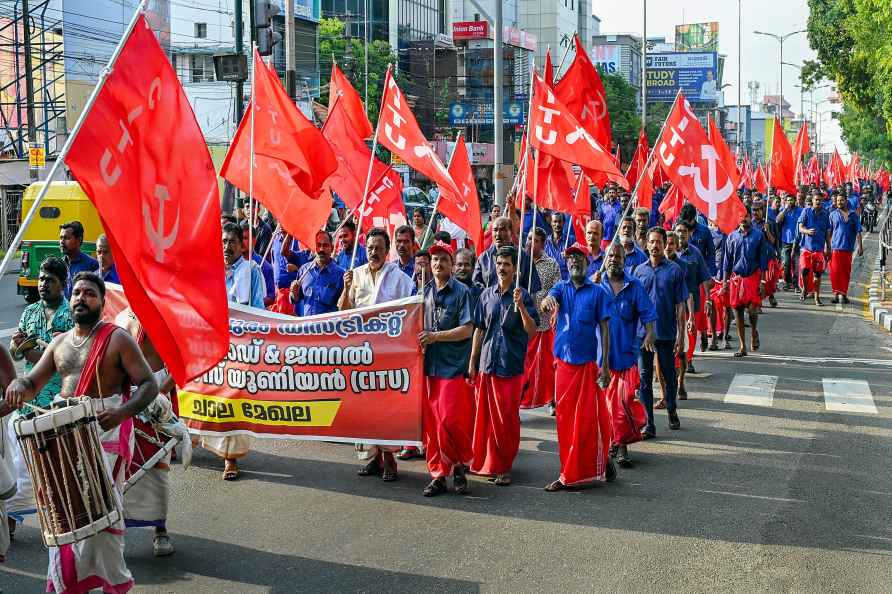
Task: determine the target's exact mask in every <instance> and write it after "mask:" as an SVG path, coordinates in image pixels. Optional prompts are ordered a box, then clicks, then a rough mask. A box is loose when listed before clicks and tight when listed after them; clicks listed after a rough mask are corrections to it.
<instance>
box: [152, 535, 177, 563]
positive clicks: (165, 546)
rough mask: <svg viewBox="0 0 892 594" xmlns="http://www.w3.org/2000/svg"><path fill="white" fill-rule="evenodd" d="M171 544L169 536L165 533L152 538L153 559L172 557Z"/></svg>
mask: <svg viewBox="0 0 892 594" xmlns="http://www.w3.org/2000/svg"><path fill="white" fill-rule="evenodd" d="M173 550H174V549H173V543H172V542H170V535H168V534H167V533H166V532H165V533H164V534H156V535H155V536H154V538H152V554H153V555H154V556H155V557H167V556H168V555H173Z"/></svg>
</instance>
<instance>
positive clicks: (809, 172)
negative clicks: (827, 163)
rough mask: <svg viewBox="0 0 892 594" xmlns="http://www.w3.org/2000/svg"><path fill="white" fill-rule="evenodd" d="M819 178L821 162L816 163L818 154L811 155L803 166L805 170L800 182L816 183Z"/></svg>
mask: <svg viewBox="0 0 892 594" xmlns="http://www.w3.org/2000/svg"><path fill="white" fill-rule="evenodd" d="M820 180H821V164H820V163H818V156H817V155H812V156H811V159H809V160H808V165H806V166H805V172H804V174H803V176H802V183H804V184H817V183H818V182H819V181H820Z"/></svg>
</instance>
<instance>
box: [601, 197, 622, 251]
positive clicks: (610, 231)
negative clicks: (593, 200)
mask: <svg viewBox="0 0 892 594" xmlns="http://www.w3.org/2000/svg"><path fill="white" fill-rule="evenodd" d="M622 213H623V205H622V203H621V202H620V201H619V200H617V201H615V202H608V201H606V200H605V201H603V202H601V204H599V205H598V211H597V212H596V213H595V215H596V216H597V219H598V220H599V221H601V225H603V226H604V239H606V240H608V241H610V240H612V239H613V235H614V234H615V233H616V228H617V227H618V226H619V218H620V216H622Z"/></svg>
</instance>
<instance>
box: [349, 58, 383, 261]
mask: <svg viewBox="0 0 892 594" xmlns="http://www.w3.org/2000/svg"><path fill="white" fill-rule="evenodd" d="M392 68H393V64H388V65H387V74H385V76H384V83H385V88H384V89H383V90H382V92H381V103H380V104H379V105H378V125H376V126H375V135H374V136H373V137H372V155H371V157H370V158H369V170H368V173H367V174H366V176H365V190H363V192H362V200H360V201H359V207H358V208H359V225H358V226H357V228H356V229H357V233H362V221H363V219H364V218H365V200H366V198H368V195H369V185H370V184H371V183H372V167H373V165H374V164H375V151H376V150H378V129H379V128H380V127H381V116H382V113H381V112H382V111H383V106H384V97H386V96H387V88H386V83H387V79H388V78H390V71H391V69H392ZM358 247H359V238H358V237H354V238H353V253H352V254H350V270H353V263H354V262H355V261H356V250H357V248H358Z"/></svg>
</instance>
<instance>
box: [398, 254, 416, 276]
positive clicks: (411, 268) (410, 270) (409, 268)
mask: <svg viewBox="0 0 892 594" xmlns="http://www.w3.org/2000/svg"><path fill="white" fill-rule="evenodd" d="M395 262H396V265H397V266H399V268H400V270H402V271H403V274H405V275H406V276H408V277H409V278H413V277H414V276H415V258H409V261H408V262H406V265H405V266H403V265H402V264H401V263H400V261H399V258H397V259H396V260H395Z"/></svg>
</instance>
